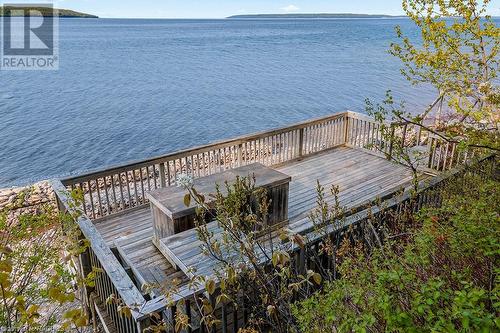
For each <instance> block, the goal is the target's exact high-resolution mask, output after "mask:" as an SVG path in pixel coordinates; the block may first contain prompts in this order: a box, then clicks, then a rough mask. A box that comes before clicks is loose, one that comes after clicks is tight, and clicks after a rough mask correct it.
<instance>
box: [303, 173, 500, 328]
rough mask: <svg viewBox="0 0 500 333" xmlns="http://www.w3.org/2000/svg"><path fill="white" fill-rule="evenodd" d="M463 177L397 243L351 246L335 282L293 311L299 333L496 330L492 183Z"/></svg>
mask: <svg viewBox="0 0 500 333" xmlns="http://www.w3.org/2000/svg"><path fill="white" fill-rule="evenodd" d="M467 177H468V179H467V181H464V182H460V183H461V184H455V185H453V186H451V187H449V188H447V190H446V192H445V195H444V199H443V204H442V207H441V208H430V209H424V210H422V211H420V212H419V213H418V214H417V216H416V220H417V222H418V223H417V225H418V226H417V225H415V226H414V227H412V228H410V230H409V232H407V233H405V236H404V237H400V236H401V235H393V237H392V238H390V239H389V240H388V241H387V242H385V244H384V245H383V247H381V248H377V249H375V250H373V251H370V252H369V253H368V252H367V251H359V250H358V251H356V250H355V249H354V248H351V249H350V250H349V251H348V255H346V256H345V257H344V258H343V262H342V264H341V265H340V268H339V271H340V273H341V276H342V277H341V278H340V279H338V280H336V281H333V282H331V283H329V284H328V285H327V286H326V287H325V288H324V289H323V292H321V293H318V294H316V295H314V296H313V297H310V298H308V299H306V300H305V301H302V302H301V303H299V304H297V305H296V306H295V307H294V314H295V316H296V318H297V320H298V322H299V325H300V327H301V329H302V331H303V332H352V331H356V332H365V331H370V332H382V331H384V332H386V331H400V332H430V331H434V332H453V331H462V332H492V331H498V330H500V319H498V316H497V314H498V313H499V311H500V293H499V292H500V288H499V285H498V282H499V279H500V277H499V273H500V269H499V265H498V263H499V258H500V242H499V235H500V223H499V202H500V200H499V199H500V197H499V193H498V188H499V186H498V185H499V184H498V181H493V180H489V181H482V180H480V178H479V177H475V176H467Z"/></svg>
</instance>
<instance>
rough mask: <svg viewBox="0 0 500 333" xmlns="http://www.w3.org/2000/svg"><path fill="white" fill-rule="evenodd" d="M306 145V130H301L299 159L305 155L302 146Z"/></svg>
mask: <svg viewBox="0 0 500 333" xmlns="http://www.w3.org/2000/svg"><path fill="white" fill-rule="evenodd" d="M303 145H304V128H303V127H302V128H301V129H300V130H299V158H300V157H302V155H303V154H304V151H303V148H302V146H303Z"/></svg>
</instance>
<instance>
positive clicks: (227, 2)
mask: <svg viewBox="0 0 500 333" xmlns="http://www.w3.org/2000/svg"><path fill="white" fill-rule="evenodd" d="M0 1H1V0H0ZM3 2H5V3H23V2H24V3H30V4H32V3H37V2H40V3H41V2H48V1H47V0H31V1H25V0H11V1H8V0H7V1H3ZM51 2H53V3H54V5H55V6H56V7H58V8H65V9H72V10H76V11H81V12H86V13H89V14H94V15H98V16H99V17H110V18H224V17H227V16H230V15H238V14H268V13H272V14H277V13H280V14H286V13H357V14H388V15H401V14H403V11H402V9H401V0H349V1H346V0H287V1H281V0H211V1H210V0H140V1H139V0H135V1H132V0H54V1H51ZM488 14H489V15H493V16H500V0H493V1H491V3H490V6H489V13H488Z"/></svg>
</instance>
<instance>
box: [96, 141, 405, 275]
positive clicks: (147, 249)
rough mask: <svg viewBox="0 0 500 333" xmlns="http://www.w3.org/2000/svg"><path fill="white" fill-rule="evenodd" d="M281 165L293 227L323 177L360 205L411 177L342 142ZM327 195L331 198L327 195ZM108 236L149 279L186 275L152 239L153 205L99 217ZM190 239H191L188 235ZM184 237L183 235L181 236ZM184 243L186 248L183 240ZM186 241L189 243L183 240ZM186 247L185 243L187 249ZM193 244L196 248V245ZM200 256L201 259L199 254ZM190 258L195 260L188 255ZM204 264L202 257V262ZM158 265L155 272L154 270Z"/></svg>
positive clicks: (312, 202)
mask: <svg viewBox="0 0 500 333" xmlns="http://www.w3.org/2000/svg"><path fill="white" fill-rule="evenodd" d="M276 169H277V170H279V171H281V172H283V173H285V174H288V175H290V176H291V177H292V181H291V183H290V197H289V220H290V227H291V228H292V229H296V230H297V231H298V230H302V229H304V228H307V225H306V224H307V219H304V217H307V216H308V214H309V212H310V210H311V209H313V208H315V207H316V180H317V179H319V180H320V182H321V184H322V185H323V186H325V190H326V192H327V193H329V187H330V186H331V185H332V184H335V185H338V186H339V188H340V194H339V199H340V202H341V205H343V206H345V207H346V208H351V207H355V206H358V205H360V204H362V203H365V202H367V201H370V200H373V199H374V198H376V197H377V196H381V195H383V194H387V193H388V192H391V191H394V189H396V188H399V187H401V186H403V185H408V184H409V182H410V181H411V178H412V176H411V172H410V171H409V169H407V168H405V167H403V166H401V165H397V164H395V163H392V162H390V161H387V160H385V159H383V158H381V157H378V156H375V155H373V154H369V153H366V152H365V151H363V150H361V149H353V148H347V147H340V148H336V149H334V150H330V151H326V152H323V153H320V154H318V155H314V156H312V157H308V158H305V159H303V160H300V161H295V162H291V163H287V164H284V165H282V166H280V167H277V168H276ZM327 198H328V201H329V202H331V201H332V199H331V198H329V196H327ZM95 224H96V228H97V229H98V230H99V232H100V233H101V235H102V236H103V238H104V239H105V241H106V242H107V243H108V244H110V246H114V242H115V239H116V238H118V237H122V238H121V239H120V240H119V241H118V242H117V244H119V245H120V246H119V250H120V253H122V256H126V259H127V261H128V262H129V263H130V265H131V266H133V267H134V268H135V269H136V270H137V271H138V272H139V273H140V274H142V275H143V279H144V281H143V282H145V283H156V282H158V281H157V280H158V277H159V276H161V275H162V274H158V272H164V276H165V281H166V284H168V283H169V281H171V280H172V279H173V278H183V277H184V279H186V277H185V276H184V275H183V274H182V273H181V272H175V270H174V268H173V267H172V265H171V264H170V263H169V262H168V261H167V260H166V259H165V257H164V256H163V255H162V254H161V253H160V252H159V251H158V250H157V249H156V247H155V246H154V245H153V243H152V242H151V238H152V235H153V230H152V222H151V216H150V209H149V206H146V207H142V208H138V209H136V210H134V211H132V212H129V213H127V214H122V215H117V216H110V217H107V218H104V219H102V220H97V221H96V222H95ZM186 241H187V240H186ZM179 243H185V241H184V242H182V240H180V241H179ZM179 245H180V248H183V246H182V245H181V244H179ZM183 245H184V247H185V244H183ZM193 245H194V244H193V243H190V244H189V246H188V247H187V248H189V251H187V250H186V252H189V253H185V254H184V256H183V257H184V258H186V257H185V255H188V256H190V255H196V253H197V252H199V250H197V248H198V246H193ZM187 248H186V249H187ZM193 249H194V250H193ZM194 261H196V260H194ZM188 262H192V261H190V260H188ZM200 264H201V263H200ZM152 269H154V270H155V272H153V273H152V272H151V270H152Z"/></svg>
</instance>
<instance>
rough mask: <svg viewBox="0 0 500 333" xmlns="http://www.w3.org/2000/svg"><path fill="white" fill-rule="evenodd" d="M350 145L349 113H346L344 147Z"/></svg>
mask: <svg viewBox="0 0 500 333" xmlns="http://www.w3.org/2000/svg"><path fill="white" fill-rule="evenodd" d="M348 143H349V113H348V112H346V113H345V116H344V145H347V144H348Z"/></svg>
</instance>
